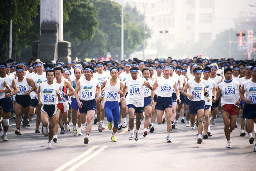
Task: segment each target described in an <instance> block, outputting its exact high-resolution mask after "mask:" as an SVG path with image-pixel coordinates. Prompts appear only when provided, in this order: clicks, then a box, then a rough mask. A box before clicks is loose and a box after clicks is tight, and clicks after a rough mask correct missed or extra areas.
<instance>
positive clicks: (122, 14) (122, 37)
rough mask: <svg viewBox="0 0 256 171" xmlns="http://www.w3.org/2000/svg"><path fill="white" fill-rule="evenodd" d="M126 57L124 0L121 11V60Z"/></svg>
mask: <svg viewBox="0 0 256 171" xmlns="http://www.w3.org/2000/svg"><path fill="white" fill-rule="evenodd" d="M123 59H124V0H122V13H121V61H122V60H123Z"/></svg>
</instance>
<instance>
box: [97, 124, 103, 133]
mask: <svg viewBox="0 0 256 171" xmlns="http://www.w3.org/2000/svg"><path fill="white" fill-rule="evenodd" d="M98 131H99V132H102V123H101V122H99V125H98Z"/></svg>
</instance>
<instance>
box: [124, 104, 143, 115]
mask: <svg viewBox="0 0 256 171" xmlns="http://www.w3.org/2000/svg"><path fill="white" fill-rule="evenodd" d="M129 108H133V109H135V113H143V110H144V107H135V106H134V105H133V104H128V109H129Z"/></svg>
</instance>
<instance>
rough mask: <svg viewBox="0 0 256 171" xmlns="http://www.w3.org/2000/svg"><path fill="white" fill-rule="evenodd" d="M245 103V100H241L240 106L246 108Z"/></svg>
mask: <svg viewBox="0 0 256 171" xmlns="http://www.w3.org/2000/svg"><path fill="white" fill-rule="evenodd" d="M244 105H245V102H244V101H242V100H241V102H240V105H239V108H240V109H243V108H244V107H243V106H244Z"/></svg>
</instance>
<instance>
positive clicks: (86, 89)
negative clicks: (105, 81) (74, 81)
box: [78, 78, 98, 101]
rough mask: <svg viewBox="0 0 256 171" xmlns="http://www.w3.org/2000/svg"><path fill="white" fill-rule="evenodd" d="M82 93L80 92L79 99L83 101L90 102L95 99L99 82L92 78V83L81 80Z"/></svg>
mask: <svg viewBox="0 0 256 171" xmlns="http://www.w3.org/2000/svg"><path fill="white" fill-rule="evenodd" d="M79 82H80V91H79V94H78V95H79V97H80V99H81V100H84V101H89V100H94V99H95V94H96V93H95V92H96V87H97V85H98V80H95V79H93V78H91V80H90V81H87V80H86V79H82V80H81V79H80V80H79Z"/></svg>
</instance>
